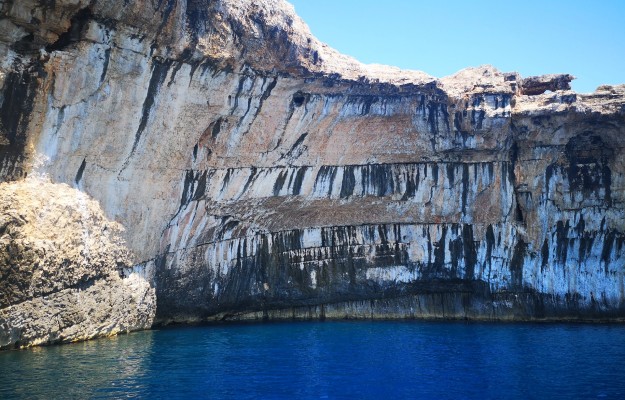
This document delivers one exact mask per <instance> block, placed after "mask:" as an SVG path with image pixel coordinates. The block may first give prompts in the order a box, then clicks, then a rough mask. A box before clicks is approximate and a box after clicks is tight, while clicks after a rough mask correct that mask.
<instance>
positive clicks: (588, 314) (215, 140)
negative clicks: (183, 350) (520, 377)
mask: <svg viewBox="0 0 625 400" xmlns="http://www.w3.org/2000/svg"><path fill="white" fill-rule="evenodd" d="M0 48H1V49H2V52H3V53H2V54H3V56H2V62H1V64H0V71H1V73H0V86H1V87H2V103H1V104H2V105H1V106H0V128H1V135H0V139H1V146H0V158H1V164H0V166H1V175H2V177H3V179H4V180H6V181H10V180H21V179H23V177H24V176H27V175H31V174H47V176H49V178H50V179H51V180H52V181H53V182H55V183H66V184H69V185H72V186H73V187H75V188H77V189H79V190H81V191H82V192H84V193H86V194H88V195H89V196H91V197H92V198H94V199H96V200H97V201H98V202H99V204H100V206H101V207H102V210H103V212H104V214H105V215H106V217H107V218H109V219H111V220H114V221H116V222H118V223H120V224H121V225H123V226H124V227H125V232H124V237H125V240H126V243H127V246H128V248H129V249H130V250H131V251H132V253H133V254H134V255H135V256H136V260H135V261H134V262H135V263H136V264H141V263H147V264H146V265H150V266H153V267H154V276H153V279H154V284H155V287H156V294H157V311H156V320H157V322H158V323H167V322H170V321H182V322H183V321H192V320H202V319H212V318H226V319H228V318H261V317H268V318H293V317H301V318H309V317H343V316H347V317H444V318H483V319H519V320H526V319H544V318H566V319H579V318H581V319H622V318H623V317H624V316H625V289H624V287H625V284H624V282H625V252H624V251H623V241H624V239H623V238H624V236H623V235H624V232H625V226H624V222H623V221H624V218H623V217H624V215H625V213H624V210H623V200H624V199H625V193H624V189H625V182H624V178H623V173H624V172H625V168H624V165H623V159H624V157H623V146H624V143H625V142H624V141H623V139H622V137H623V134H624V133H625V132H624V130H625V128H624V126H625V86H616V87H608V86H605V87H601V88H599V90H597V91H596V92H595V93H592V94H577V93H575V92H572V91H570V90H568V89H569V86H568V84H569V82H570V80H571V79H572V77H571V76H570V75H554V76H544V77H531V78H526V79H523V78H522V77H520V76H519V75H518V74H516V73H501V72H499V71H497V70H496V69H494V68H492V67H489V66H485V67H479V68H471V69H467V70H463V71H460V72H459V73H457V74H455V75H453V76H450V77H446V78H442V79H436V78H433V77H430V76H428V75H427V74H425V73H422V72H418V71H400V70H398V69H395V68H392V67H385V66H377V65H374V66H365V65H362V64H360V63H358V62H357V61H355V60H353V59H351V58H349V57H346V56H343V55H340V54H338V53H337V52H335V51H334V50H332V49H330V48H328V47H327V46H325V45H323V44H322V43H320V42H318V41H317V40H316V39H315V38H314V37H312V35H311V34H310V32H309V31H308V28H307V27H306V26H305V24H304V23H303V22H302V21H301V20H300V19H299V18H298V17H297V15H295V13H294V11H293V8H292V7H291V6H290V5H289V4H288V3H286V2H284V1H281V0H247V1H234V0H220V1H203V0H197V1H187V0H167V1H159V2H144V1H135V2H121V1H115V0H102V1H101V0H96V1H89V2H87V1H80V0H71V1H70V0H57V1H56V2H54V3H53V4H51V3H50V2H44V1H38V0H23V1H20V2H15V1H13V2H11V1H5V2H3V3H2V21H1V22H0ZM547 91H549V92H547ZM34 161H37V162H34ZM148 269H149V268H148ZM151 278H152V277H150V279H151Z"/></svg>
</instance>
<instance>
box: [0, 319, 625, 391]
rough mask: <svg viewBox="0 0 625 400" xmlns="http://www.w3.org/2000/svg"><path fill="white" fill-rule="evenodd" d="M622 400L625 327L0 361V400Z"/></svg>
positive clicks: (155, 339) (298, 341)
mask: <svg viewBox="0 0 625 400" xmlns="http://www.w3.org/2000/svg"><path fill="white" fill-rule="evenodd" d="M120 397H140V398H146V397H149V398H231V399H250V398H263V399H265V398H289V399H290V398H294V399H323V398H330V399H334V398H358V399H361V398H369V399H380V398H411V399H417V398H423V399H444V398H453V399H457V398H466V399H501V398H505V399H532V398H535V399H550V398H563V399H570V398H579V399H593V398H608V399H625V326H623V325H577V324H487V323H462V322H444V323H443V322H421V321H409V322H403V321H402V322H390V321H383V322H381V321H377V322H375V321H374V322H371V321H370V322H298V323H263V324H238V325H212V326H201V327H179V328H170V329H162V330H157V331H149V332H140V333H134V334H130V335H122V336H119V337H117V338H112V339H101V340H95V341H90V342H84V343H77V344H71V345H63V346H52V347H43V348H34V349H29V350H23V351H6V352H0V398H1V399H9V398H25V399H26V398H27V399H32V398H42V399H44V398H45V399H48V398H81V399H82V398H120Z"/></svg>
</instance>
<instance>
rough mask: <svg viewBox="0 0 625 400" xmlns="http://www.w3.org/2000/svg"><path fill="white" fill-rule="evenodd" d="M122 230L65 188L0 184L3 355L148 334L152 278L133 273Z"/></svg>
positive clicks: (30, 182)
mask: <svg viewBox="0 0 625 400" xmlns="http://www.w3.org/2000/svg"><path fill="white" fill-rule="evenodd" d="M121 229H122V228H121V226H120V225H119V224H118V223H116V222H112V221H109V220H107V219H106V217H105V216H104V215H103V214H102V211H101V209H100V208H99V206H98V203H97V202H96V201H94V200H92V199H89V198H88V196H87V195H85V194H84V193H82V192H80V191H79V190H76V189H72V188H70V187H69V186H67V185H65V184H53V183H50V182H46V181H45V180H43V179H34V178H28V179H26V180H23V181H19V182H12V183H2V184H0V235H1V236H0V348H9V347H18V346H30V345H36V344H48V343H61V342H70V341H77V340H84V339H89V338H93V337H97V336H105V335H114V334H116V333H119V332H127V331H131V330H138V329H145V328H149V327H150V326H151V325H152V320H153V318H154V312H155V309H156V298H155V295H154V289H153V288H152V287H151V285H150V283H149V276H150V275H151V273H150V271H149V267H146V266H135V267H133V262H132V259H131V255H130V253H129V251H128V250H127V249H126V247H125V246H124V243H123V240H122V239H121V238H120V234H121ZM146 269H147V270H146Z"/></svg>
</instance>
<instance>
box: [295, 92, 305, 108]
mask: <svg viewBox="0 0 625 400" xmlns="http://www.w3.org/2000/svg"><path fill="white" fill-rule="evenodd" d="M305 101H306V95H304V93H302V92H297V93H295V94H294V95H293V104H295V107H300V106H301V105H302V104H304V102H305Z"/></svg>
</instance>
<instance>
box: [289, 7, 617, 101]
mask: <svg viewBox="0 0 625 400" xmlns="http://www.w3.org/2000/svg"><path fill="white" fill-rule="evenodd" d="M288 1H290V2H291V4H293V5H294V6H295V10H296V12H297V13H298V14H299V15H300V16H301V17H302V18H303V19H304V21H306V23H307V24H308V26H309V27H310V29H311V31H312V33H313V34H314V35H315V36H316V37H317V38H319V40H321V41H322V42H325V43H327V44H328V45H330V46H331V47H334V48H335V49H337V50H339V51H340V52H341V53H344V54H348V55H350V56H353V57H355V58H357V59H358V60H360V61H362V62H364V63H379V64H390V65H395V66H398V67H400V68H406V69H418V70H421V71H424V72H427V73H428V74H430V75H434V76H437V77H442V76H446V75H450V74H453V73H454V72H456V71H458V70H460V69H463V68H465V67H470V66H478V65H482V64H492V65H494V66H495V67H497V68H498V69H500V70H502V71H518V72H519V73H521V75H523V76H530V75H540V74H547V73H570V74H573V75H575V76H576V77H577V79H576V80H575V81H573V83H572V85H573V88H574V89H575V90H577V91H578V92H591V91H593V90H594V89H595V88H596V87H597V86H599V85H601V84H612V85H614V84H619V83H625V0H587V1H581V0H542V1H539V0H517V1H509V0H498V1H493V0H484V1H481V0H477V1H475V0H474V1H470V0H430V1H421V0H288Z"/></svg>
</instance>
